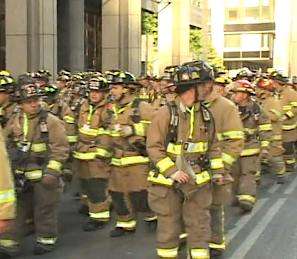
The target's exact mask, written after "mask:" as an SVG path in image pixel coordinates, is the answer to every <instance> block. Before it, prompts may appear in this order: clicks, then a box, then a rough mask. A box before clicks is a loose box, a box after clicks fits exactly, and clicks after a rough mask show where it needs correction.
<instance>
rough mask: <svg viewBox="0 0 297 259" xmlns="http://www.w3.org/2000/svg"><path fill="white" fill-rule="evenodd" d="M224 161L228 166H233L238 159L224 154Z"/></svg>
mask: <svg viewBox="0 0 297 259" xmlns="http://www.w3.org/2000/svg"><path fill="white" fill-rule="evenodd" d="M222 160H223V162H225V163H226V164H228V165H233V163H234V162H235V161H236V159H235V158H234V157H233V156H231V155H229V154H227V153H222Z"/></svg>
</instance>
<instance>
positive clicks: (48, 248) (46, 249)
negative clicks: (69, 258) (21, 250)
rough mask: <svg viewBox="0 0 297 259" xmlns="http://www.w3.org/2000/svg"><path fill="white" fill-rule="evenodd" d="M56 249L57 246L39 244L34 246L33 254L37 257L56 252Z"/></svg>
mask: <svg viewBox="0 0 297 259" xmlns="http://www.w3.org/2000/svg"><path fill="white" fill-rule="evenodd" d="M55 248H56V245H46V244H41V243H38V242H37V243H36V244H35V246H34V250H33V253H34V254H35V255H43V254H46V253H50V252H52V251H53V250H55Z"/></svg>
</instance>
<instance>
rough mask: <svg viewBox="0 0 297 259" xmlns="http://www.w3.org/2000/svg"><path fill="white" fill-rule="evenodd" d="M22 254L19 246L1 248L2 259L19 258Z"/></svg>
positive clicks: (0, 258)
mask: <svg viewBox="0 0 297 259" xmlns="http://www.w3.org/2000/svg"><path fill="white" fill-rule="evenodd" d="M19 254H20V247H19V246H10V247H6V246H0V259H2V258H3V259H4V258H11V257H15V256H18V255H19Z"/></svg>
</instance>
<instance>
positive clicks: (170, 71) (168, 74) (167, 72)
mask: <svg viewBox="0 0 297 259" xmlns="http://www.w3.org/2000/svg"><path fill="white" fill-rule="evenodd" d="M176 69H178V66H168V67H165V69H164V76H162V77H161V80H167V81H173V78H174V74H175V71H176Z"/></svg>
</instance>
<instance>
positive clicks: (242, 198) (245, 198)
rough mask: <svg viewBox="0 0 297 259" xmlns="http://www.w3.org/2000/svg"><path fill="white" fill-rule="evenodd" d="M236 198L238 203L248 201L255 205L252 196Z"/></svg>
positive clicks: (254, 199)
mask: <svg viewBox="0 0 297 259" xmlns="http://www.w3.org/2000/svg"><path fill="white" fill-rule="evenodd" d="M237 198H238V200H239V201H249V202H251V203H253V204H254V203H256V198H255V197H254V196H251V195H244V194H243V195H237Z"/></svg>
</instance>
